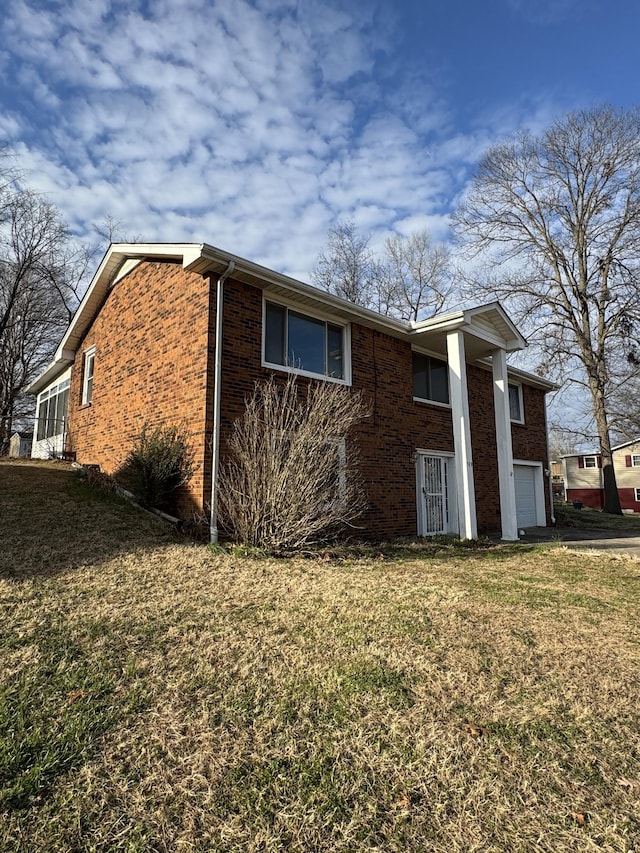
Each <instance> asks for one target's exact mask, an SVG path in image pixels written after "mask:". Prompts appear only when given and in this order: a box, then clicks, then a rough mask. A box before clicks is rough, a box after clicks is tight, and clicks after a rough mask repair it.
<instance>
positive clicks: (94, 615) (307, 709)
mask: <svg viewBox="0 0 640 853" xmlns="http://www.w3.org/2000/svg"><path fill="white" fill-rule="evenodd" d="M0 513H1V515H0V518H2V520H3V521H2V523H3V527H4V529H3V531H2V537H3V548H2V551H1V552H0V608H1V610H0V674H1V679H0V849H1V850H3V851H5V850H6V851H29V852H30V851H36V850H37V851H40V850H42V851H105V853H106V851H128V853H134V851H139V852H140V853H142V851H149V852H151V851H163V852H164V851H202V853H204V851H237V852H238V853H240V851H243V852H244V851H256V853H257V851H261V852H262V853H266V851H269V852H270V853H276V851H285V850H286V851H300V853H302V851H318V852H319V853H320V851H345V852H346V851H349V853H357V851H384V853H386V851H416V853H418V851H435V853H445V851H446V853H451V852H452V851H460V853H462V851H465V853H467V852H468V851H483V853H484V851H496V853H497V851H522V852H523V853H525V851H527V853H529V851H534V850H535V851H538V850H540V851H549V852H550V851H554V853H557V851H590V850H605V851H617V853H631V851H637V850H638V849H639V848H638V840H637V839H638V838H640V701H639V700H640V676H639V673H640V621H639V619H638V616H639V612H638V611H639V605H640V562H636V561H633V560H631V559H628V558H624V557H619V556H614V555H611V554H608V555H606V556H602V555H594V554H591V553H572V552H570V551H567V550H565V549H563V548H560V547H557V546H550V547H549V548H547V549H543V548H540V547H536V548H533V547H531V546H524V545H509V546H506V545H498V546H491V547H489V546H483V547H469V546H466V547H462V546H456V545H452V544H447V543H442V544H439V543H435V544H433V545H431V546H428V547H425V548H421V547H418V546H413V547H411V546H408V547H406V548H394V549H384V548H383V549H378V550H376V549H373V550H372V549H367V548H361V549H359V550H356V549H352V550H348V549H344V550H342V551H341V552H339V553H338V552H336V553H335V554H333V555H332V554H331V553H327V554H325V555H317V556H316V557H313V558H307V559H295V560H274V559H266V558H259V557H251V558H249V557H242V556H237V555H235V554H234V553H231V552H222V551H219V552H214V551H212V550H211V549H209V548H207V547H206V546H199V545H194V544H190V543H188V542H186V541H183V540H179V539H177V538H176V537H175V536H174V535H173V534H172V533H171V532H168V531H167V530H166V529H165V528H163V527H161V526H159V525H158V524H157V522H156V521H155V520H154V519H153V518H151V517H150V516H148V515H146V514H143V513H141V512H139V511H138V510H136V509H134V508H132V507H129V506H128V505H126V504H122V503H121V502H120V501H119V500H117V499H116V498H113V497H112V496H109V495H102V494H100V493H97V492H92V491H90V490H89V489H88V487H87V486H86V485H85V484H83V483H81V482H79V481H78V480H77V479H76V478H75V476H74V475H73V473H72V472H71V471H69V470H68V469H67V468H66V467H65V466H54V465H50V466H44V467H42V466H34V465H7V464H6V463H0Z"/></svg>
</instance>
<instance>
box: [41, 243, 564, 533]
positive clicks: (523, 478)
mask: <svg viewBox="0 0 640 853" xmlns="http://www.w3.org/2000/svg"><path fill="white" fill-rule="evenodd" d="M524 346H525V341H524V339H523V338H522V336H521V334H520V333H519V332H518V330H517V329H516V328H515V326H514V325H513V323H512V322H511V320H510V319H509V317H508V316H507V314H506V313H505V311H504V310H503V309H502V307H501V306H500V305H499V304H498V303H495V302H494V303H491V304H489V305H483V306H478V307H475V308H472V309H470V310H464V311H456V312H452V313H449V314H445V315H441V316H437V317H434V318H432V319H430V320H425V321H423V322H419V323H406V322H403V321H400V320H396V319H393V318H390V317H384V316H381V315H379V314H377V313H375V312H373V311H369V310H367V309H364V308H361V307H359V306H357V305H353V304H351V303H349V302H346V301H344V300H342V299H339V298H338V297H336V296H333V295H331V294H328V293H325V292H323V291H319V290H317V289H316V288H314V287H311V286H310V285H307V284H304V283H302V282H300V281H297V280H295V279H292V278H289V277H287V276H284V275H281V274H279V273H276V272H274V271H272V270H269V269H266V268H265V267H261V266H259V265H257V264H254V263H252V262H250V261H247V260H245V259H243V258H240V257H237V256H235V255H231V254H229V253H227V252H224V251H221V250H219V249H216V248H214V247H212V246H209V245H206V244H114V245H112V246H110V248H109V250H108V252H107V254H106V255H105V257H104V259H103V260H102V262H101V264H100V267H99V268H98V270H97V272H96V274H95V276H94V278H93V280H92V282H91V284H90V286H89V289H88V291H87V293H86V295H85V297H84V299H83V300H82V303H81V305H80V307H79V308H78V310H77V312H76V314H75V316H74V318H73V320H72V322H71V324H70V326H69V329H68V330H67V332H66V334H65V336H64V338H63V340H62V342H61V344H60V346H59V347H58V350H57V352H56V354H55V357H54V360H53V362H52V363H51V365H50V366H49V367H48V369H47V370H46V371H45V372H44V373H43V374H42V375H41V376H40V377H39V378H38V379H37V380H36V381H35V382H34V383H33V384H32V386H31V388H30V391H31V393H33V394H37V395H38V408H37V412H38V421H37V427H36V429H37V436H36V438H37V440H36V441H35V442H34V451H33V452H34V455H39V454H40V453H41V452H42V453H44V452H46V451H47V449H48V444H47V442H51V441H52V440H54V439H55V442H56V447H57V448H58V449H60V450H62V449H64V451H66V452H68V453H69V452H73V453H75V455H76V458H77V460H78V461H79V462H81V463H85V464H86V463H92V464H98V465H100V466H101V468H102V469H103V470H105V471H107V472H114V471H116V470H117V469H118V467H119V466H120V465H121V464H122V463H123V461H124V459H125V457H126V455H127V453H128V452H129V451H130V449H131V447H132V444H133V441H134V439H135V437H136V436H137V435H138V434H139V432H140V429H141V427H142V425H143V424H144V423H145V422H147V423H149V424H151V425H153V424H155V423H159V422H165V423H170V424H174V423H180V424H183V425H184V426H185V427H186V429H187V430H188V432H189V433H190V435H191V439H192V443H193V450H194V454H195V459H196V462H197V465H196V472H195V474H194V476H193V478H192V480H191V482H190V483H189V485H188V487H187V488H185V489H184V492H183V494H182V496H181V505H180V511H181V513H182V514H183V515H184V516H185V517H186V516H189V515H191V514H197V515H199V516H200V517H202V515H203V514H206V515H207V516H209V515H210V518H211V536H212V539H215V538H216V537H217V516H216V512H215V500H213V506H214V512H213V513H210V507H211V504H212V496H215V494H216V489H217V473H216V472H217V470H218V460H220V463H221V464H222V463H223V462H224V454H225V448H226V441H227V438H228V437H229V434H230V430H231V428H232V425H233V422H234V421H235V420H236V419H237V418H238V417H239V416H240V415H241V414H242V412H243V409H244V405H245V400H246V399H247V397H249V396H250V395H251V393H252V391H253V388H254V386H255V383H256V381H259V380H263V379H265V378H266V377H267V376H268V375H269V374H274V373H275V374H280V375H284V374H286V373H291V372H294V373H297V374H299V375H300V376H301V377H303V378H308V379H315V380H320V381H326V382H336V383H339V384H340V385H343V386H345V389H346V390H347V391H348V390H349V389H353V390H354V391H362V392H363V394H364V395H365V396H366V398H367V400H368V401H370V404H371V417H370V418H368V419H367V420H366V421H365V422H364V423H362V424H360V425H359V426H358V427H357V428H356V429H355V431H354V438H353V440H354V441H355V442H357V445H358V450H359V456H360V463H361V472H362V475H363V478H364V481H365V485H366V489H367V496H368V501H369V509H368V511H367V513H366V514H365V515H364V516H363V518H362V534H363V535H365V536H370V537H373V536H375V537H378V538H379V537H381V536H415V535H416V534H418V535H424V536H427V535H431V534H436V533H448V532H451V533H455V534H459V535H460V536H462V537H465V538H474V537H475V536H477V535H478V532H481V533H488V532H498V533H501V534H502V537H503V538H504V539H507V540H515V539H517V538H518V529H519V527H525V526H532V525H540V526H542V525H545V524H546V523H547V520H548V519H549V515H550V484H549V482H548V474H549V471H548V468H549V462H548V452H547V439H546V426H545V394H546V392H547V391H549V390H550V389H551V388H552V387H554V386H552V385H551V384H550V383H548V382H546V381H544V380H542V379H540V378H539V377H535V376H532V375H530V374H527V373H524V372H522V371H518V370H514V369H511V368H507V362H506V356H507V353H509V352H512V351H515V350H519V349H521V348H522V347H524ZM305 381H306V379H305ZM54 401H55V402H54ZM67 401H68V412H67V413H66V417H65V407H66V405H67ZM53 412H54V413H55V414H53V415H52V413H53ZM43 423H44V426H43ZM49 433H51V435H49ZM60 442H62V444H60Z"/></svg>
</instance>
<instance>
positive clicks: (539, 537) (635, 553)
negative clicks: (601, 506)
mask: <svg viewBox="0 0 640 853" xmlns="http://www.w3.org/2000/svg"><path fill="white" fill-rule="evenodd" d="M520 541H521V542H530V543H538V542H557V543H560V544H562V545H567V546H568V547H570V548H591V549H593V550H594V551H615V552H616V553H620V554H626V555H627V556H631V557H640V536H638V535H637V534H629V533H620V531H619V530H581V529H576V528H574V527H528V528H527V529H526V530H525V531H524V536H521V537H520Z"/></svg>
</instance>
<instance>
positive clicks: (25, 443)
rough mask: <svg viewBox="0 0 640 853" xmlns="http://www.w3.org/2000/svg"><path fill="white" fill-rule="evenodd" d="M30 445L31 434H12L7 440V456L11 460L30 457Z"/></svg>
mask: <svg viewBox="0 0 640 853" xmlns="http://www.w3.org/2000/svg"><path fill="white" fill-rule="evenodd" d="M32 444H33V433H32V432H14V434H13V435H12V436H11V438H10V439H9V456H11V457H12V458H13V459H17V458H18V457H20V456H31V445H32Z"/></svg>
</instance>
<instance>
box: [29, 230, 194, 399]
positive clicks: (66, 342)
mask: <svg viewBox="0 0 640 853" xmlns="http://www.w3.org/2000/svg"><path fill="white" fill-rule="evenodd" d="M201 253H202V243H197V244H196V243H112V244H111V245H110V246H109V248H108V249H107V251H106V252H105V254H104V256H103V258H102V260H101V261H100V264H99V265H98V269H97V270H96V272H95V274H94V276H93V278H92V279H91V281H90V282H89V287H88V288H87V291H86V293H85V295H84V296H83V298H82V300H81V302H80V305H78V308H77V309H76V312H75V314H74V315H73V318H72V319H71V322H70V324H69V326H68V328H67V330H66V332H65V333H64V336H63V338H62V340H61V341H60V344H59V345H58V348H57V350H56V352H55V354H54V357H53V360H52V361H51V363H50V364H49V366H48V367H47V368H46V370H45V371H44V372H43V373H42V374H41V375H40V376H39V377H38V378H37V379H36V380H35V381H34V382H32V383H31V385H30V386H29V388H28V389H27V393H29V394H37V393H38V392H39V391H40V390H41V389H42V388H43V387H45V386H46V384H47V383H48V382H49V381H50V379H52V378H53V377H55V375H56V374H57V373H58V372H60V371H61V370H62V369H63V368H64V367H66V366H67V365H69V364H70V363H71V362H72V361H73V360H74V358H75V353H76V350H77V347H78V344H79V341H80V339H81V337H82V335H83V333H84V331H85V329H86V328H87V326H88V325H89V323H90V322H91V321H92V320H93V318H94V317H95V315H96V314H97V312H98V310H99V308H100V306H101V304H102V300H103V298H104V296H105V294H106V292H107V290H108V289H109V287H110V286H111V285H112V284H113V283H114V281H116V280H117V279H118V276H119V275H120V273H121V271H122V270H123V269H124V272H123V274H126V272H130V271H131V269H133V268H134V267H135V266H136V265H137V262H139V261H141V260H143V259H144V258H149V257H156V258H168V259H172V260H181V261H182V263H183V266H185V267H186V266H187V265H188V264H187V261H188V263H189V264H190V263H192V262H193V260H194V258H195V257H200V256H201ZM129 262H132V263H129Z"/></svg>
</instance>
